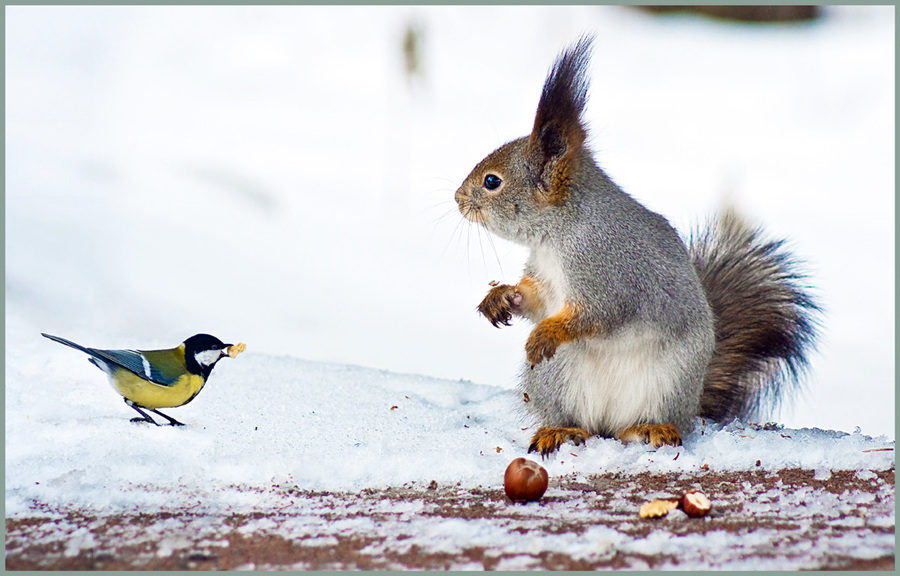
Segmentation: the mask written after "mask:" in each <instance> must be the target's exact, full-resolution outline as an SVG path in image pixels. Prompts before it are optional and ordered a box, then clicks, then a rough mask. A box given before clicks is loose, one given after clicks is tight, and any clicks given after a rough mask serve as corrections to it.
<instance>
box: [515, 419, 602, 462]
mask: <svg viewBox="0 0 900 576" xmlns="http://www.w3.org/2000/svg"><path fill="white" fill-rule="evenodd" d="M590 436H591V433H590V432H588V431H587V430H585V429H584V428H563V427H554V428H549V427H544V428H539V429H538V431H537V432H535V433H534V436H532V438H531V445H530V446H529V447H528V453H529V454H531V453H532V452H540V453H541V458H546V457H547V455H548V454H552V453H553V452H555V451H556V450H558V449H559V447H560V446H561V445H563V444H564V443H565V442H567V441H569V440H571V441H572V443H573V444H575V445H576V446H578V445H580V444H584V442H585V440H587V439H588V437H590Z"/></svg>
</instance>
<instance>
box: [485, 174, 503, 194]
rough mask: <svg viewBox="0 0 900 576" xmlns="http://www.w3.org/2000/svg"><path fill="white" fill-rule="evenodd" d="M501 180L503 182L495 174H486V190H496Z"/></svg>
mask: <svg viewBox="0 0 900 576" xmlns="http://www.w3.org/2000/svg"><path fill="white" fill-rule="evenodd" d="M501 182H503V180H501V179H500V177H499V176H496V175H494V174H488V175H487V176H485V177H484V187H485V188H487V189H488V190H496V189H497V188H499V187H500V183H501Z"/></svg>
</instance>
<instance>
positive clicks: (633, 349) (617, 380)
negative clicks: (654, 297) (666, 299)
mask: <svg viewBox="0 0 900 576" xmlns="http://www.w3.org/2000/svg"><path fill="white" fill-rule="evenodd" d="M681 348H682V347H681V346H679V345H678V344H677V343H674V342H671V341H670V342H669V343H668V345H664V344H663V339H662V338H661V337H660V335H659V334H658V333H657V332H656V331H655V330H654V329H653V328H650V327H639V326H632V327H628V328H625V329H622V330H619V331H617V333H616V334H614V335H606V336H602V337H593V338H585V339H582V340H578V341H575V342H570V343H567V344H563V345H562V346H560V347H559V349H558V350H557V352H556V355H555V356H554V358H552V359H551V360H549V361H544V362H542V363H541V364H539V365H537V366H535V367H534V369H528V368H526V369H525V371H524V376H525V377H524V381H523V385H524V388H525V391H526V392H528V393H529V397H530V398H531V399H533V401H532V402H530V403H529V404H526V405H525V406H526V408H527V409H529V410H530V411H532V412H534V413H535V415H536V416H538V417H539V419H540V420H541V422H540V423H541V425H544V426H571V425H575V426H580V427H582V428H585V429H587V430H588V431H590V432H592V433H595V434H602V435H614V434H615V433H616V432H619V431H621V430H623V429H625V428H627V427H629V426H633V425H635V424H640V423H665V422H672V419H673V417H675V414H670V411H671V410H672V407H673V405H678V404H680V401H679V400H675V401H674V402H673V400H674V399H673V397H672V396H673V395H675V394H676V393H677V391H678V390H684V389H685V383H684V380H685V378H689V376H688V372H689V370H688V368H687V366H685V362H686V360H687V359H688V358H690V356H691V354H690V353H689V352H688V351H687V350H683V349H681Z"/></svg>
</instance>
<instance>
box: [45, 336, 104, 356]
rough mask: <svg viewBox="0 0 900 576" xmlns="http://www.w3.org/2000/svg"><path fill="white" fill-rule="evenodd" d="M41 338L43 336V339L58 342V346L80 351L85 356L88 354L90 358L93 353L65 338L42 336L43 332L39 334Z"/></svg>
mask: <svg viewBox="0 0 900 576" xmlns="http://www.w3.org/2000/svg"><path fill="white" fill-rule="evenodd" d="M41 336H43V337H44V338H49V339H50V340H53V341H54V342H59V343H60V344H64V345H66V346H68V347H70V348H74V349H76V350H81V351H82V352H84V353H85V354H90V355H92V356H93V355H94V351H93V350H91V349H90V348H85V347H84V346H82V345H81V344H76V343H74V342H72V341H71V340H66V339H65V338H60V337H59V336H53V335H50V334H44V333H43V332H41Z"/></svg>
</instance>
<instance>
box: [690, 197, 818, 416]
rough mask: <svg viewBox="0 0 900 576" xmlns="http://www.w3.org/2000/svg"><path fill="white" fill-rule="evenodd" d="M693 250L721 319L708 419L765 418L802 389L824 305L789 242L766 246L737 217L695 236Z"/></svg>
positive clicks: (705, 411) (705, 408)
mask: <svg viewBox="0 0 900 576" xmlns="http://www.w3.org/2000/svg"><path fill="white" fill-rule="evenodd" d="M689 252H690V255H691V260H692V261H693V263H694V267H695V269H696V270H697V275H698V276H699V277H700V282H701V283H702V285H703V289H704V290H705V291H706V296H707V299H708V300H709V303H710V306H711V307H712V310H713V314H714V315H715V319H716V321H715V331H716V348H715V353H714V354H713V358H712V360H711V361H710V363H709V369H708V370H707V373H706V378H705V381H704V384H703V394H702V396H701V399H700V404H701V407H700V415H701V416H703V417H705V418H710V419H713V420H715V421H718V422H723V421H728V420H731V419H732V418H742V417H752V416H757V415H759V409H760V408H761V407H762V406H761V405H762V404H763V403H764V402H767V401H769V402H773V403H774V404H776V405H777V404H778V403H779V402H780V401H782V400H784V399H786V398H787V397H788V396H790V395H791V393H792V392H793V391H794V389H795V388H796V387H797V384H798V382H799V378H800V377H801V376H802V375H803V372H805V370H806V369H807V365H808V353H809V352H810V350H811V349H812V348H813V347H814V345H815V340H816V336H817V315H818V313H819V311H820V309H819V306H818V305H817V304H816V302H815V300H814V299H813V297H812V296H811V295H810V294H808V292H807V291H806V288H805V287H804V286H802V285H801V281H802V280H803V278H804V276H803V275H802V274H800V273H799V272H798V271H797V263H796V262H795V261H794V260H793V259H792V257H791V255H790V254H789V253H788V252H787V251H786V250H785V248H784V242H783V241H764V240H762V239H761V238H760V231H759V230H755V229H753V228H751V227H749V226H748V225H747V224H746V223H745V222H744V221H742V220H741V219H740V218H739V217H738V216H737V215H736V214H735V213H733V212H731V211H728V212H725V213H724V214H722V215H720V216H719V217H718V218H717V219H716V220H715V221H714V222H713V223H712V224H711V225H710V226H709V227H707V228H706V229H705V230H704V231H701V232H700V233H698V234H695V235H694V236H692V237H691V239H690V242H689Z"/></svg>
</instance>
